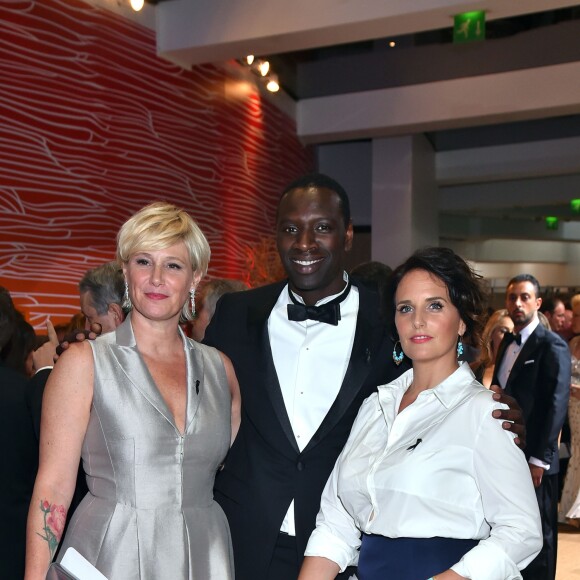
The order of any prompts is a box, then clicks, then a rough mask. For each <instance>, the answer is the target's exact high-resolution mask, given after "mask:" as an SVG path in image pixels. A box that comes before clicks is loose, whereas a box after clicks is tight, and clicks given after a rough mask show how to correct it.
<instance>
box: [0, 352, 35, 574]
mask: <svg viewBox="0 0 580 580" xmlns="http://www.w3.org/2000/svg"><path fill="white" fill-rule="evenodd" d="M27 389H28V378H27V377H25V376H24V375H22V374H20V373H17V372H16V371H13V370H12V369H9V368H6V367H4V366H1V363H0V409H1V410H2V417H1V419H0V441H2V461H0V513H2V524H1V525H0V577H1V578H2V580H22V578H24V551H25V546H26V518H27V516H28V508H29V506H30V498H31V497H32V490H33V488H34V480H35V478H36V471H37V469H38V444H37V442H36V439H35V437H34V430H33V427H32V418H31V417H30V413H29V411H28V406H27V404H26V394H27Z"/></svg>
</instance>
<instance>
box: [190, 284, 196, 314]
mask: <svg viewBox="0 0 580 580" xmlns="http://www.w3.org/2000/svg"><path fill="white" fill-rule="evenodd" d="M189 300H190V301H191V317H192V318H193V317H194V316H195V288H192V289H191V290H190V291H189Z"/></svg>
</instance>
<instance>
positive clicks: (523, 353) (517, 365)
mask: <svg viewBox="0 0 580 580" xmlns="http://www.w3.org/2000/svg"><path fill="white" fill-rule="evenodd" d="M545 332H546V331H545V330H544V328H543V327H542V326H540V325H539V324H538V326H536V328H535V329H534V332H532V334H530V336H529V337H528V340H526V343H525V344H524V345H523V346H522V350H520V352H519V354H518V356H517V358H516V360H515V361H514V364H513V366H512V369H511V371H510V374H509V377H508V381H507V384H506V389H511V388H512V387H513V382H514V381H515V380H517V376H518V373H519V372H520V371H521V370H522V369H523V368H524V363H525V362H526V361H527V360H530V355H531V354H532V353H533V352H534V351H535V350H536V347H537V346H538V341H539V338H540V336H543V334H544V333H545Z"/></svg>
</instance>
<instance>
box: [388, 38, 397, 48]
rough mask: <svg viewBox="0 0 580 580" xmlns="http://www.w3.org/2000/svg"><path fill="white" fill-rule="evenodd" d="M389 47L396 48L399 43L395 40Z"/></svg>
mask: <svg viewBox="0 0 580 580" xmlns="http://www.w3.org/2000/svg"><path fill="white" fill-rule="evenodd" d="M389 46H390V47H391V48H395V46H397V43H396V42H395V41H394V40H391V42H389Z"/></svg>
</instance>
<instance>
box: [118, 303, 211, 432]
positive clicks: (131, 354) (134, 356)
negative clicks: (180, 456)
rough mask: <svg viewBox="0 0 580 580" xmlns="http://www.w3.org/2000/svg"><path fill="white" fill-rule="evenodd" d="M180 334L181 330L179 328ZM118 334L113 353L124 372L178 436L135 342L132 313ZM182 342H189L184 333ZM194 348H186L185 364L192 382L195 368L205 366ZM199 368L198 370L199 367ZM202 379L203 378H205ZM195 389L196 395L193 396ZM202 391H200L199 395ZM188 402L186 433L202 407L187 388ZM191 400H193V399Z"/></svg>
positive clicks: (172, 420)
mask: <svg viewBox="0 0 580 580" xmlns="http://www.w3.org/2000/svg"><path fill="white" fill-rule="evenodd" d="M180 332H181V329H180ZM115 334H116V344H113V345H112V346H111V352H112V354H113V356H114V357H115V358H116V359H117V362H118V363H119V367H120V369H121V370H122V371H123V373H124V374H125V376H126V377H127V379H128V381H129V382H130V383H131V384H132V385H133V387H134V388H135V389H137V390H138V391H139V392H140V393H141V395H143V397H144V398H145V399H146V400H147V401H148V402H149V403H150V404H151V405H152V406H153V407H155V409H157V411H158V412H159V413H160V414H161V415H162V416H163V417H164V418H165V419H166V420H167V421H168V423H170V424H171V425H172V426H173V428H174V429H175V430H176V431H177V432H178V433H179V429H178V428H177V425H176V424H175V421H174V419H173V415H172V413H171V412H170V411H169V409H168V407H167V405H166V403H165V400H164V399H163V397H162V396H161V393H160V392H159V390H158V389H157V386H156V385H155V382H154V381H153V377H152V376H151V374H150V373H149V369H148V368H147V365H146V364H145V361H144V360H143V358H142V357H141V355H140V354H139V350H138V349H137V343H136V341H135V335H134V334H133V327H132V326H131V314H129V315H128V316H127V318H126V319H125V321H124V322H123V324H121V326H119V327H118V328H117V330H116V331H115ZM181 336H182V339H183V340H184V341H186V340H187V339H186V337H185V336H184V335H183V333H182V332H181ZM191 350H192V349H191V348H186V361H187V381H188V385H189V381H190V380H191V378H194V379H195V377H194V376H193V372H194V371H193V369H194V368H200V367H201V368H202V370H203V363H202V360H201V353H199V352H191ZM198 364H199V365H200V367H197V366H196V365H198ZM202 376H203V375H202ZM192 390H193V395H192ZM202 392H203V391H202V390H201V389H200V393H202ZM187 395H188V401H187V416H186V422H185V424H186V430H187V426H188V424H189V423H190V422H191V420H192V419H193V416H194V415H195V412H196V411H197V407H198V406H199V396H196V395H195V389H189V388H188V393H187ZM190 399H191V400H190Z"/></svg>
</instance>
